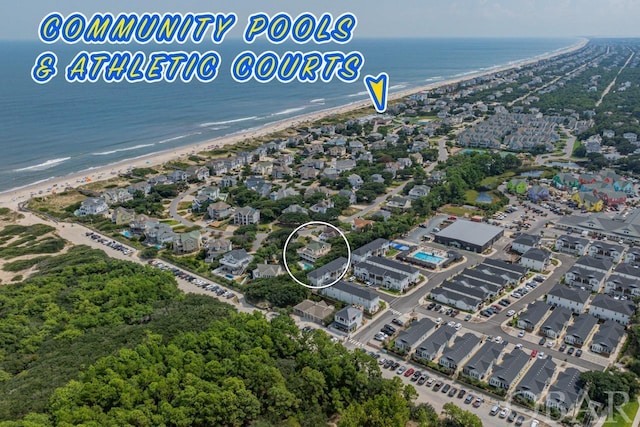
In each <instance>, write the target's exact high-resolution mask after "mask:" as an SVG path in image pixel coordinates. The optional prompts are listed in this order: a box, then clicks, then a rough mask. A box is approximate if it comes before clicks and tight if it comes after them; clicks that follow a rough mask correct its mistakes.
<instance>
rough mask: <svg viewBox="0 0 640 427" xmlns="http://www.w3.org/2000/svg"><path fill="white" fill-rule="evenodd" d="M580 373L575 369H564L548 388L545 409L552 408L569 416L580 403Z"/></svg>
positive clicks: (581, 390)
mask: <svg viewBox="0 0 640 427" xmlns="http://www.w3.org/2000/svg"><path fill="white" fill-rule="evenodd" d="M580 374H581V372H580V371H579V370H577V369H576V368H566V369H565V370H564V371H562V372H560V373H559V374H558V378H557V379H556V381H555V382H554V383H553V384H552V385H551V387H550V388H549V392H548V393H547V397H546V400H545V406H546V407H547V408H554V409H557V410H558V411H560V413H561V414H569V413H570V411H571V410H573V408H575V407H576V405H577V404H578V402H579V401H580V399H581V397H582V394H583V389H582V387H581V386H580V384H581V382H580Z"/></svg>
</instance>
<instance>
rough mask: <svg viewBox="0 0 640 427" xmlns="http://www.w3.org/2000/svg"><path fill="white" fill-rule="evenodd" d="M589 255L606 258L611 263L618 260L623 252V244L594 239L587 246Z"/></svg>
mask: <svg viewBox="0 0 640 427" xmlns="http://www.w3.org/2000/svg"><path fill="white" fill-rule="evenodd" d="M588 253H589V255H590V256H592V257H594V258H598V259H608V260H610V261H611V262H613V263H617V262H620V259H622V254H623V253H624V246H622V245H618V244H616V243H609V242H604V241H602V240H598V241H595V242H593V243H592V244H591V246H589V251H588Z"/></svg>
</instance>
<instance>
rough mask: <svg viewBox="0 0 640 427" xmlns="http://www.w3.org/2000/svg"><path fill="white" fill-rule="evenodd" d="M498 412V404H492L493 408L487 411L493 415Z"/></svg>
mask: <svg viewBox="0 0 640 427" xmlns="http://www.w3.org/2000/svg"><path fill="white" fill-rule="evenodd" d="M498 412H500V407H499V406H498V405H493V408H491V411H489V415H491V416H495V415H496V414H497V413H498Z"/></svg>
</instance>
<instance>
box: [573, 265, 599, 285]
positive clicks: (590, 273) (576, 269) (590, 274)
mask: <svg viewBox="0 0 640 427" xmlns="http://www.w3.org/2000/svg"><path fill="white" fill-rule="evenodd" d="M567 273H573V274H575V275H576V276H578V277H581V278H584V279H586V278H594V279H596V280H597V281H598V282H602V280H603V279H604V276H606V274H605V273H604V272H602V271H600V270H587V269H586V268H582V267H580V266H578V265H574V266H573V267H572V268H571V269H569V271H567ZM565 274H566V273H565Z"/></svg>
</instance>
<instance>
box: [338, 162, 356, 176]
mask: <svg viewBox="0 0 640 427" xmlns="http://www.w3.org/2000/svg"><path fill="white" fill-rule="evenodd" d="M335 168H336V169H337V171H338V173H339V174H340V173H342V172H346V171H350V170H352V169H355V168H356V161H355V160H353V159H345V160H338V161H336V165H335Z"/></svg>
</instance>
